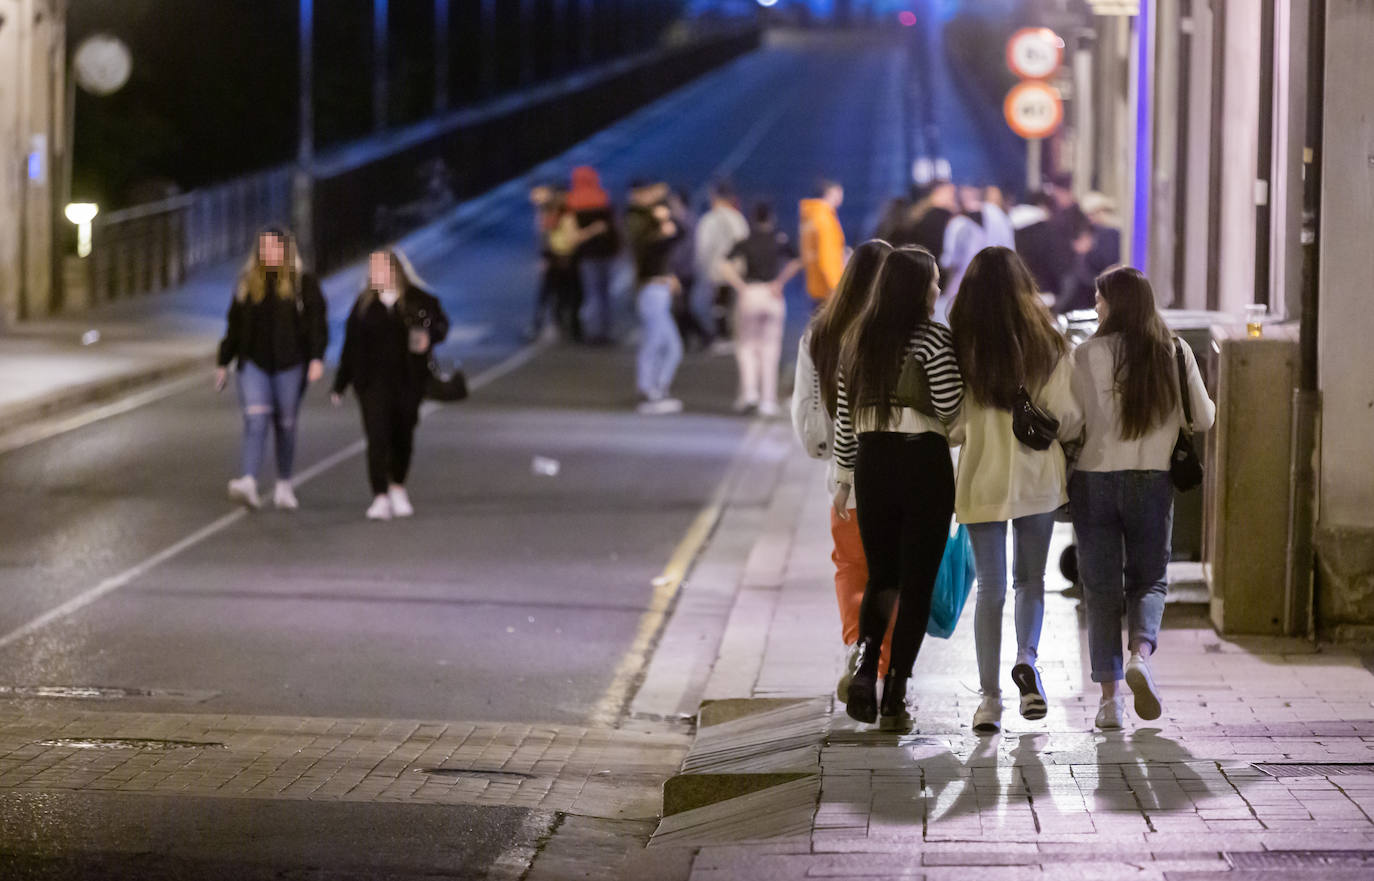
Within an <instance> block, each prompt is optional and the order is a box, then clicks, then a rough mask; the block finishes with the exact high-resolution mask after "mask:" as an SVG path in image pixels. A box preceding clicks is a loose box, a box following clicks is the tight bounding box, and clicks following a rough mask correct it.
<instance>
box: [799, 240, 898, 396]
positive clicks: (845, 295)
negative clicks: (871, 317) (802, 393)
mask: <svg viewBox="0 0 1374 881" xmlns="http://www.w3.org/2000/svg"><path fill="white" fill-rule="evenodd" d="M891 253H892V246H891V245H889V244H888V243H887V242H885V241H883V240H882V239H872V240H870V241H867V242H864V243H863V244H862V245H860V246H859V247H857V248H855V249H854V254H853V255H852V256H851V257H850V258H849V263H848V265H846V266H845V268H844V274H843V275H841V276H840V283H839V284H838V285H837V286H836V287H835V293H834V294H832V295H831V297H830V299H829V300H826V301H825V305H823V306H822V307H821V309H820V311H819V312H817V313H816V317H815V318H813V319H811V363H812V364H814V365H815V366H816V378H817V379H818V380H820V384H821V400H822V401H824V402H825V409H826V411H827V412H828V413H829V414H830V417H831V418H832V419H833V418H834V417H835V407H836V394H837V393H836V386H835V376H836V372H837V370H838V368H839V365H840V349H841V347H842V346H843V344H844V335H845V331H847V330H849V328H850V327H851V326H853V324H854V321H855V319H857V318H858V317H859V315H860V313H862V312H863V310H864V307H865V306H867V305H868V300H869V294H870V293H871V292H872V291H873V284H874V282H876V281H877V279H878V273H879V271H881V270H882V268H883V263H884V262H886V260H887V257H888V255H889V254H891Z"/></svg>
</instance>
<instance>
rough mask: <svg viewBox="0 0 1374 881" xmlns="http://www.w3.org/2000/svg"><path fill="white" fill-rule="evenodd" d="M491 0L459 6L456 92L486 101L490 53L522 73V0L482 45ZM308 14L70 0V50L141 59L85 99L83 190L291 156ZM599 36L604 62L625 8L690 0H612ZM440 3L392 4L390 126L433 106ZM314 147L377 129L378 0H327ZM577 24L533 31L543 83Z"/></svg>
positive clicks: (80, 156) (505, 76) (260, 1)
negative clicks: (86, 45)
mask: <svg viewBox="0 0 1374 881" xmlns="http://www.w3.org/2000/svg"><path fill="white" fill-rule="evenodd" d="M480 5H481V0H451V12H450V17H451V27H450V40H451V43H450V45H451V47H452V48H451V53H452V62H451V76H450V94H451V95H452V99H453V101H454V103H456V104H461V103H465V102H470V101H472V100H473V99H474V98H476V97H477V95H478V91H477V89H478V85H477V84H478V81H479V71H480V65H481V61H480V57H479V56H480V52H481V51H482V50H483V49H484V48H489V49H491V50H492V51H494V52H495V58H496V62H497V75H498V86H499V87H501V88H510V87H513V86H514V85H515V83H516V80H517V78H518V76H519V61H518V59H519V51H518V50H519V45H520V31H519V25H518V19H517V18H516V12H515V9H516V8H517V6H516V4H513V3H505V2H499V3H497V4H496V8H497V10H498V20H497V22H496V39H495V41H494V45H492V46H490V47H484V46H483V45H482V42H481V36H480V28H479V27H478V22H479V18H478V16H479V9H480ZM297 6H298V4H297V3H295V2H291V0H119V2H117V3H111V2H100V0H73V2H72V4H71V7H70V13H69V26H70V46H69V48H72V47H74V46H75V45H76V44H78V43H79V42H80V40H81V38H82V37H84V36H86V35H89V34H91V33H95V32H98V31H107V32H110V33H113V34H115V35H117V36H119V37H120V38H122V39H124V40H125V41H126V42H127V43H128V44H129V45H130V47H131V49H132V51H133V56H134V71H133V76H132V78H131V79H130V82H129V83H128V85H126V86H125V87H124V89H122V90H121V91H120V92H119V93H117V94H115V95H112V96H108V97H101V98H97V97H92V96H90V95H87V94H85V93H83V92H80V91H78V98H77V109H76V112H77V124H76V139H77V144H76V169H75V185H74V191H75V194H76V195H77V196H81V197H89V198H92V199H95V200H96V201H99V202H100V203H101V204H104V205H108V206H111V207H116V206H120V205H125V204H130V203H132V202H138V201H144V200H145V199H146V198H149V197H150V196H151V195H152V193H150V192H147V190H149V189H150V188H149V187H148V184H149V183H150V182H156V181H170V182H172V183H174V184H176V185H177V186H179V187H181V188H182V189H184V190H185V189H192V188H194V187H196V186H201V185H203V184H206V183H210V182H214V181H218V180H223V179H225V178H229V177H233V176H234V175H237V174H242V173H244V172H248V171H252V170H255V169H259V168H264V167H268V166H271V165H275V164H278V163H281V162H283V161H286V160H288V159H289V158H290V157H291V156H292V155H294V153H295V143H296V123H295V119H296V89H297V85H296V84H297V60H296V29H297V21H296V15H297ZM601 6H602V7H603V12H602V15H603V20H602V21H600V22H598V23H597V25H596V27H594V28H593V29H592V35H593V49H594V53H595V55H596V57H598V58H607V57H611V56H613V55H615V54H617V52H618V51H620V50H623V49H627V48H630V46H629V43H630V42H631V41H632V39H633V38H632V37H631V36H630V30H629V29H628V28H626V27H624V26H620V27H617V26H616V23H615V21H614V19H613V18H612V17H611V16H612V15H613V12H612V11H611V10H612V9H614V8H619V9H620V10H621V11H622V12H621V14H622V15H625V14H628V13H629V12H631V11H632V12H635V13H638V14H642V15H657V17H658V21H659V22H664V21H667V20H669V19H670V18H671V17H672V16H673V15H674V14H675V11H676V9H678V8H680V7H681V6H682V3H681V2H679V0H628V2H627V0H601ZM432 9H433V0H390V28H391V32H390V47H391V51H390V54H389V65H388V66H389V69H390V75H391V84H390V94H391V102H390V104H391V107H390V117H389V120H388V121H389V123H390V124H392V125H396V124H404V123H407V122H412V121H415V120H417V119H420V118H423V117H424V116H425V115H426V114H427V113H428V112H429V110H430V108H432V106H433V102H434V83H433V73H432V71H433V63H434V47H435V43H434V40H435V30H434V27H433V18H432ZM552 10H553V0H535V3H534V5H533V16H532V18H531V20H532V21H533V22H535V23H536V24H538V23H544V22H549V21H550V20H551V14H552ZM315 19H316V20H315V33H316V43H315V47H316V48H315V64H316V69H315V78H316V87H315V101H316V138H317V143H318V144H319V145H320V146H321V147H324V146H327V145H329V144H332V143H339V142H342V141H347V140H350V139H353V138H356V137H359V136H361V135H365V134H367V133H368V132H369V131H370V129H371V124H372V111H371V100H372V99H371V85H370V83H371V58H372V56H371V51H372V49H371V46H372V34H371V29H372V0H322V2H317V3H316V12H315ZM577 36H578V33H577V29H572V30H570V31H569V30H564V29H560V32H558V33H555V31H554V29H553V28H552V27H549V26H545V27H537V26H536V27H535V28H534V30H533V31H532V33H531V34H530V35H529V39H530V40H531V41H532V45H533V46H534V47H535V49H536V55H535V62H534V71H533V72H534V74H535V77H536V78H537V79H539V78H546V77H548V76H552V75H554V74H556V73H557V72H558V70H557V69H556V61H555V59H557V58H559V57H565V56H566V54H567V51H568V50H569V47H568V46H567V45H566V44H567V43H570V42H574V41H576V39H577Z"/></svg>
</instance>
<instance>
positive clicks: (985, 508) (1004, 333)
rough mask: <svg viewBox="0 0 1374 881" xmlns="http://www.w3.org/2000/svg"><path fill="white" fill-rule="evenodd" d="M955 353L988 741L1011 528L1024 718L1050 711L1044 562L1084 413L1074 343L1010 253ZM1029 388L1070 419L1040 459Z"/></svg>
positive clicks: (966, 291) (964, 289)
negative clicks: (1015, 410)
mask: <svg viewBox="0 0 1374 881" xmlns="http://www.w3.org/2000/svg"><path fill="white" fill-rule="evenodd" d="M950 327H951V329H952V330H953V332H954V349H955V352H956V353H957V354H958V358H959V369H960V371H961V372H962V373H963V377H964V384H965V389H966V393H965V398H964V407H963V412H962V413H961V414H960V418H959V420H958V422H957V424H956V426H955V428H954V430H953V431H952V432H951V436H950V442H951V443H955V444H960V443H961V444H962V446H963V449H962V450H961V451H960V454H959V471H958V476H957V478H956V483H955V500H954V513H955V517H956V518H957V519H958V520H959V522H960V523H963V524H965V525H967V526H968V531H969V538H970V539H971V540H972V543H973V553H974V558H975V564H976V566H977V569H978V602H977V607H976V609H975V611H974V640H975V643H976V645H977V654H978V675H979V684H980V687H981V690H982V694H983V700H982V702H981V703H980V704H979V707H978V710H977V711H976V712H975V713H974V716H973V729H974V731H976V732H978V733H979V734H995V733H996V732H998V731H1000V730H1001V726H1002V689H1001V657H1002V610H1003V606H1004V603H1005V600H1006V593H1007V575H1006V573H1007V558H1006V547H1007V522H1008V521H1010V522H1011V525H1012V532H1013V534H1014V544H1015V553H1014V556H1013V559H1012V570H1013V587H1014V589H1015V594H1016V613H1015V617H1016V643H1017V645H1016V662H1015V664H1014V665H1013V666H1012V669H1011V676H1012V681H1013V682H1014V683H1015V684H1016V686H1017V688H1018V690H1019V691H1020V693H1021V707H1020V709H1021V715H1022V716H1023V717H1025V718H1027V719H1043V718H1044V717H1045V714H1046V712H1047V711H1048V705H1047V702H1046V698H1045V689H1044V685H1043V684H1042V683H1041V680H1040V674H1039V671H1038V670H1037V669H1036V666H1035V665H1036V658H1037V654H1038V650H1039V644H1040V629H1041V625H1042V623H1043V621H1044V614H1045V561H1046V557H1047V556H1048V555H1049V546H1050V536H1051V533H1052V532H1053V530H1054V511H1055V509H1056V508H1058V507H1060V506H1061V505H1063V504H1064V503H1065V502H1066V501H1068V497H1067V495H1066V494H1065V466H1064V452H1063V449H1062V448H1061V447H1060V444H1059V441H1060V440H1071V439H1076V438H1077V437H1078V435H1079V434H1080V433H1081V431H1082V426H1083V414H1082V410H1081V409H1080V407H1079V405H1078V403H1077V401H1076V400H1075V399H1074V396H1073V390H1072V383H1071V380H1072V376H1073V362H1072V358H1071V357H1070V354H1069V347H1068V343H1067V342H1066V341H1065V339H1064V337H1063V336H1062V335H1061V334H1060V333H1059V331H1058V330H1057V329H1056V328H1055V326H1054V324H1053V322H1052V321H1051V319H1050V316H1049V313H1048V312H1047V311H1046V309H1045V307H1044V305H1043V304H1042V303H1041V301H1040V297H1039V293H1038V292H1037V290H1036V287H1035V280H1034V277H1033V276H1032V275H1031V273H1030V270H1029V269H1027V268H1026V265H1025V264H1024V263H1023V262H1022V261H1021V258H1020V257H1018V256H1016V253H1015V252H1014V251H1011V250H1009V249H1007V248H1000V247H999V248H984V249H983V250H982V251H980V252H978V254H977V256H975V257H974V258H973V262H972V263H970V264H969V267H968V271H967V272H966V273H965V275H964V279H963V282H962V284H961V285H960V287H959V293H958V295H957V296H956V298H955V300H954V306H953V308H952V310H951V311H950ZM1022 386H1024V387H1025V388H1026V390H1027V391H1028V393H1029V395H1030V397H1031V400H1032V401H1034V403H1035V404H1036V405H1037V406H1039V407H1040V408H1041V409H1042V410H1045V411H1047V412H1048V413H1050V414H1051V415H1052V416H1054V417H1055V418H1056V419H1058V420H1059V430H1058V440H1056V441H1054V442H1053V443H1051V444H1050V447H1049V448H1048V449H1046V450H1040V451H1037V450H1033V449H1031V448H1030V447H1028V446H1026V445H1024V444H1022V443H1021V442H1020V441H1018V440H1017V439H1016V437H1015V436H1014V435H1013V434H1012V406H1013V403H1014V401H1015V400H1016V397H1017V393H1018V390H1019V389H1020V388H1021V387H1022Z"/></svg>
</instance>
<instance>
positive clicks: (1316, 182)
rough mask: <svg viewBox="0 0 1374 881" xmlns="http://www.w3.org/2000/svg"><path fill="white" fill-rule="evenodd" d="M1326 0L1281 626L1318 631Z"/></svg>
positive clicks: (1307, 168) (1313, 96)
mask: <svg viewBox="0 0 1374 881" xmlns="http://www.w3.org/2000/svg"><path fill="white" fill-rule="evenodd" d="M1325 76H1326V0H1311V2H1310V5H1309V7H1308V31H1307V137H1306V148H1305V149H1304V150H1303V157H1302V158H1303V182H1304V186H1303V210H1302V215H1303V229H1302V315H1301V323H1300V324H1299V326H1298V350H1299V352H1300V360H1299V362H1298V363H1299V366H1298V388H1297V389H1296V390H1294V392H1293V436H1292V441H1293V454H1292V455H1293V459H1292V464H1291V468H1290V471H1289V514H1288V517H1289V519H1288V560H1287V562H1288V566H1287V569H1288V573H1287V578H1286V583H1285V585H1284V594H1285V596H1284V598H1285V600H1286V602H1285V604H1284V606H1285V608H1284V622H1283V623H1284V633H1286V634H1293V635H1295V634H1299V633H1301V632H1302V628H1305V629H1306V632H1307V633H1308V635H1310V636H1312V637H1313V638H1314V639H1315V638H1316V635H1317V590H1318V585H1317V580H1316V578H1314V577H1313V570H1314V568H1315V566H1316V549H1315V541H1314V537H1315V535H1316V530H1317V515H1318V509H1317V468H1316V457H1317V438H1318V436H1319V435H1320V433H1321V414H1322V395H1321V390H1320V389H1319V387H1318V376H1317V368H1318V363H1317V354H1318V340H1317V315H1318V312H1319V310H1320V308H1321V297H1320V288H1319V285H1320V282H1321V272H1320V270H1321V251H1320V250H1319V248H1320V242H1321V238H1320V233H1321V200H1322V161H1323V160H1322V130H1323V126H1324V125H1325V120H1324V118H1323V113H1322V100H1323V96H1324V94H1325V90H1326V83H1325Z"/></svg>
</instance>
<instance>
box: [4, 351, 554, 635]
mask: <svg viewBox="0 0 1374 881" xmlns="http://www.w3.org/2000/svg"><path fill="white" fill-rule="evenodd" d="M545 348H547V344H546V343H536V344H534V345H530V346H525V347H524V348H522V349H520V350H519V351H518V352H516V353H514V354H513V355H511V356H510V357H509V358H506V359H505V360H504V361H502V362H501V363H499V364H496V365H494V366H492V367H490V368H488V369H487V370H484V371H483V372H482V373H480V374H478V375H477V376H476V377H474V378H473V379H472V381H471V382H470V383H469V388H471V389H472V390H473V391H477V390H478V389H481V388H482V387H484V386H487V385H490V384H491V383H493V382H495V381H496V380H498V379H500V378H501V377H503V376H505V375H507V374H509V373H511V372H512V371H514V370H518V369H519V368H521V367H523V366H524V365H525V364H528V363H529V362H530V360H531V359H532V358H534V357H535V356H536V355H537V354H539V352H540V351H542V350H543V349H545ZM198 379H201V380H203V377H198ZM441 406H443V405H442V404H439V403H436V402H434V401H429V402H427V403H426V404H425V405H424V406H423V407H422V408H421V411H420V412H421V413H432V412H434V411H435V410H437V409H438V408H439V407H441ZM365 449H367V443H366V441H363V440H358V441H354V442H353V443H351V444H349V445H348V446H346V447H344V448H343V449H341V450H339V451H337V452H335V453H332V454H330V455H328V456H326V457H325V458H323V459H321V460H320V461H319V462H316V463H315V464H314V465H312V466H310V467H309V468H307V469H306V470H305V471H302V472H301V473H300V474H299V475H297V476H296V478H295V479H294V480H292V481H291V483H292V485H293V486H300V485H301V484H304V483H306V482H307V481H310V480H314V479H315V478H316V477H319V476H320V475H321V474H323V473H324V472H326V471H328V470H329V469H331V468H333V467H335V466H337V465H339V464H340V463H342V462H346V461H348V460H349V459H351V458H353V457H354V456H357V455H359V454H361V453H362V452H363V451H364V450H365ZM246 516H248V512H247V511H246V510H244V509H242V508H240V509H238V510H237V511H231V512H229V513H228V514H225V515H224V516H222V517H220V518H219V519H217V520H215V521H213V522H211V523H208V524H206V525H205V526H203V527H201V528H200V529H198V530H196V531H195V532H193V533H191V534H190V535H188V536H186V537H185V538H183V539H182V540H180V541H178V542H176V543H175V544H172V545H168V546H167V547H165V548H163V549H162V550H160V551H158V552H157V553H156V554H153V555H152V556H151V557H148V558H147V559H146V560H143V561H142V562H140V563H138V564H136V565H134V566H131V567H129V568H128V569H125V570H124V571H123V572H120V573H119V574H118V575H113V576H111V577H109V578H106V579H105V580H104V581H101V582H100V583H99V584H97V585H95V586H94V587H92V588H90V589H88V590H86V591H83V592H82V593H79V594H77V595H76V596H74V597H72V598H71V599H69V600H67V601H66V602H65V603H63V604H62V605H60V606H57V607H56V608H54V609H51V610H49V611H47V612H44V613H43V614H41V615H39V616H38V617H37V618H34V619H32V620H30V621H28V622H27V623H25V624H22V625H20V626H19V627H16V628H15V629H14V630H11V631H10V632H8V633H6V634H5V635H4V636H0V648H4V647H5V646H8V645H10V644H12V643H15V642H18V641H19V640H21V639H23V638H24V637H26V636H29V635H31V634H33V633H35V632H37V631H39V630H42V629H43V628H44V627H47V626H48V625H49V624H52V623H53V622H55V621H60V620H62V619H63V618H66V617H68V616H70V615H73V614H75V613H76V612H79V611H81V610H82V609H84V608H86V607H87V606H89V605H91V604H92V603H94V602H96V601H97V600H99V599H101V598H102V597H105V596H108V595H109V594H111V593H114V592H115V591H117V590H119V589H120V588H121V587H124V586H125V585H127V584H129V583H130V582H132V581H134V580H136V579H138V578H141V577H143V576H144V575H146V574H148V573H149V572H150V571H152V570H153V569H156V568H157V567H158V566H161V565H162V564H163V563H165V562H167V561H168V560H170V559H172V558H173V557H176V556H178V555H180V554H181V553H183V552H185V551H187V550H190V549H191V548H193V547H195V546H196V545H198V544H200V543H201V542H203V541H205V540H206V539H209V538H212V537H214V536H216V535H218V534H219V533H221V532H223V531H224V530H226V529H228V528H229V527H230V526H233V525H234V524H235V523H237V522H239V521H240V520H242V519H243V518H244V517H246Z"/></svg>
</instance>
